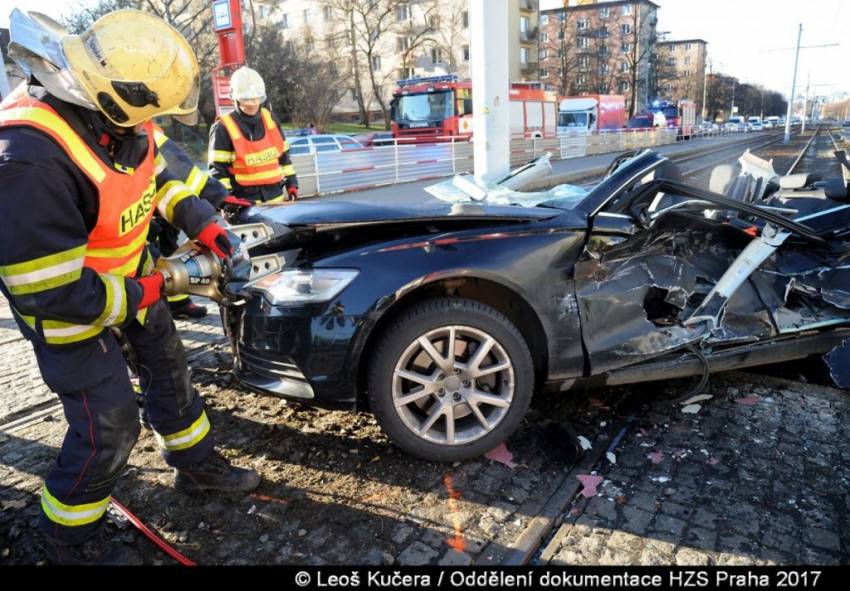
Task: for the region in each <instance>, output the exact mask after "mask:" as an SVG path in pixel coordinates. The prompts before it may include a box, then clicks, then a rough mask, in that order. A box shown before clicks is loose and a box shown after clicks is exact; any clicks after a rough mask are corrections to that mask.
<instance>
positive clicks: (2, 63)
mask: <svg viewBox="0 0 850 591" xmlns="http://www.w3.org/2000/svg"><path fill="white" fill-rule="evenodd" d="M0 68H2V71H0V98H6V95H8V94H9V79H8V78H7V77H6V57H5V56H4V55H3V46H2V45H0Z"/></svg>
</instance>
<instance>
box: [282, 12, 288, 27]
mask: <svg viewBox="0 0 850 591" xmlns="http://www.w3.org/2000/svg"><path fill="white" fill-rule="evenodd" d="M280 28H281V29H288V28H289V15H288V14H284V15H283V16H282V17H280Z"/></svg>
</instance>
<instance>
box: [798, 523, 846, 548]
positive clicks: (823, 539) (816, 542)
mask: <svg viewBox="0 0 850 591" xmlns="http://www.w3.org/2000/svg"><path fill="white" fill-rule="evenodd" d="M803 539H804V540H805V541H806V542H809V543H810V544H812V545H813V546H816V547H818V548H821V549H824V550H831V551H834V552H838V551H840V550H841V539H840V538H839V537H838V535H836V534H835V533H833V532H831V531H826V530H823V529H819V528H816V527H807V528H805V529H804V530H803Z"/></svg>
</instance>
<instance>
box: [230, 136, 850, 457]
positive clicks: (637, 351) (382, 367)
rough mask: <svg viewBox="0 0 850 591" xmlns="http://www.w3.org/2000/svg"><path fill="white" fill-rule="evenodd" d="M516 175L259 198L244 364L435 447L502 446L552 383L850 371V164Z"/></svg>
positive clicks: (242, 337) (252, 373) (847, 379)
mask: <svg viewBox="0 0 850 591" xmlns="http://www.w3.org/2000/svg"><path fill="white" fill-rule="evenodd" d="M506 180H507V181H508V182H502V183H500V184H494V185H491V186H488V187H482V186H480V185H477V184H476V183H475V182H474V181H473V180H472V179H471V178H465V177H458V178H455V179H453V180H450V181H446V182H444V183H440V184H438V185H435V186H434V187H431V188H429V189H428V192H429V193H431V195H433V196H434V197H436V199H434V198H428V200H427V201H426V200H424V199H423V200H422V201H421V202H418V203H416V204H415V205H397V204H389V203H388V204H377V203H376V204H364V203H353V202H346V201H332V200H324V201H323V200H317V201H313V202H302V203H297V204H295V205H290V206H270V207H256V208H253V209H251V210H248V211H247V212H243V217H242V219H241V221H242V222H243V224H245V225H242V226H240V230H239V231H240V233H241V237H242V238H243V239H244V240H245V244H246V245H247V247H248V248H249V249H250V261H251V265H252V269H251V272H250V274H249V275H248V276H245V277H242V278H241V279H237V278H232V279H231V280H230V281H229V283H228V284H227V287H226V290H227V298H228V302H229V303H228V304H227V305H225V306H223V320H224V325H225V331H226V332H227V334H228V336H229V338H230V339H231V342H232V344H233V349H234V352H235V358H236V373H237V376H238V378H239V380H240V381H241V382H242V383H243V384H244V385H245V386H247V387H248V388H250V389H253V390H256V391H260V392H264V393H268V394H274V395H278V396H283V397H286V398H288V399H292V400H299V401H302V402H305V403H309V404H315V405H321V406H325V407H336V408H349V409H354V408H360V409H367V410H370V411H371V412H373V413H374V414H375V416H376V417H377V419H378V421H379V423H380V425H381V427H382V428H383V429H384V430H385V431H386V432H387V433H388V435H389V436H390V437H391V439H392V440H393V441H394V442H395V443H396V444H398V445H399V446H400V447H402V448H403V449H405V450H406V451H408V452H410V453H412V454H414V455H417V456H420V457H422V458H425V459H428V460H433V461H455V460H462V459H465V458H470V457H474V456H477V455H480V454H482V453H484V452H486V451H488V450H490V449H492V448H493V447H495V446H497V445H498V444H499V443H501V442H503V441H504V440H505V439H506V438H507V437H509V436H510V435H511V433H513V432H514V430H515V429H516V428H517V427H518V426H519V424H520V422H521V420H522V418H523V416H524V415H525V413H526V410H527V409H528V406H529V404H530V402H531V399H532V395H533V394H534V393H535V392H537V391H540V390H541V389H553V390H561V391H565V392H566V391H569V390H570V389H572V388H578V387H587V386H592V387H597V386H599V387H601V386H606V385H620V384H628V383H635V382H644V381H649V380H661V379H668V378H679V377H685V376H695V375H702V374H705V375H707V374H708V373H710V372H718V371H724V370H730V369H736V368H742V367H749V366H754V365H761V364H768V363H776V362H781V361H786V360H792V359H800V358H805V357H808V356H811V355H821V356H823V358H824V359H825V360H826V363H827V364H828V366H829V368H830V370H831V373H832V375H833V378H834V380H835V381H836V383H837V384H838V385H839V386H842V387H847V386H848V384H850V375H848V374H849V373H850V369H849V368H850V355H848V353H850V345H848V343H850V340H848V338H850V257H848V236H850V204H848V189H847V186H846V185H845V184H844V183H843V182H841V181H829V182H823V181H819V180H818V179H816V178H813V177H810V176H807V175H795V176H792V177H780V176H778V175H776V173H774V172H773V170H772V166H771V165H770V163H767V162H765V161H762V160H760V159H758V158H756V157H754V156H752V155H750V154H745V155H744V156H743V157H742V158H741V169H740V172H738V169H735V170H732V168H731V167H728V166H726V167H724V166H719V167H718V168H717V169H716V170H715V171H714V173H713V174H712V180H711V185H710V188H709V189H702V188H698V187H693V186H689V185H687V184H685V183H684V182H683V180H682V177H681V175H680V173H679V171H678V169H677V167H676V165H675V164H673V163H672V162H671V161H669V160H668V159H667V158H665V157H663V156H661V155H658V154H656V153H654V152H651V151H643V152H640V153H632V154H628V155H625V156H622V157H619V158H617V159H616V160H615V162H614V163H613V164H612V166H611V167H610V169H609V172H608V174H607V175H606V176H605V178H604V179H603V180H602V181H601V182H600V183H599V184H598V185H596V186H595V187H594V188H592V189H590V190H584V189H581V188H578V187H572V186H566V185H563V186H559V187H555V188H554V189H551V190H550V191H545V192H536V193H524V192H521V191H516V190H513V189H511V188H509V187H511V186H512V183H511V182H510V180H511V178H510V177H509V178H508V179H506ZM406 190H409V189H406V188H405V187H404V186H400V187H398V191H400V192H401V191H406Z"/></svg>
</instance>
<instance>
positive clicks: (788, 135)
mask: <svg viewBox="0 0 850 591" xmlns="http://www.w3.org/2000/svg"><path fill="white" fill-rule="evenodd" d="M802 37H803V23H800V28H799V29H798V30H797V51H796V54H795V56H794V78H793V79H792V80H791V96H789V97H788V112H787V113H786V114H785V143H786V144H787V143H788V142H790V141H791V110H792V108H793V106H794V93H796V92H797V65H798V64H799V62H800V40H801V39H802Z"/></svg>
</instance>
